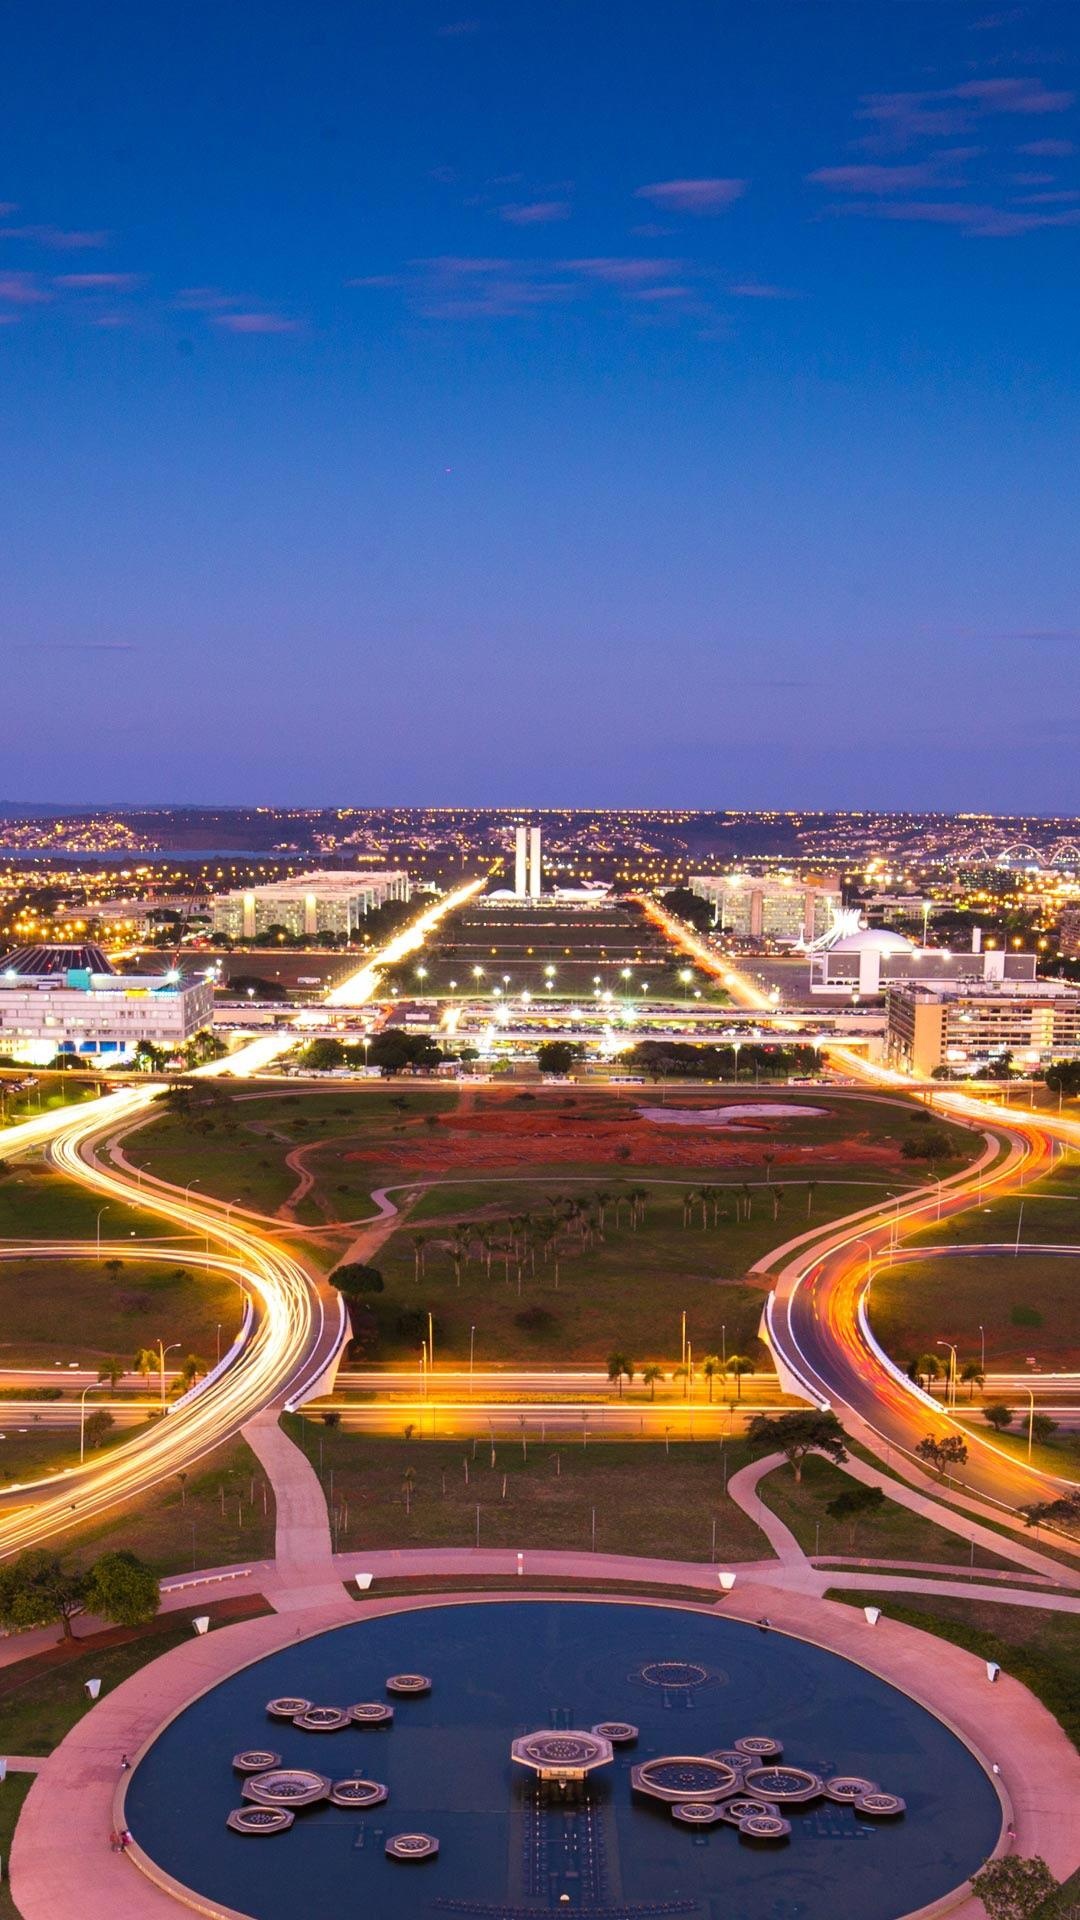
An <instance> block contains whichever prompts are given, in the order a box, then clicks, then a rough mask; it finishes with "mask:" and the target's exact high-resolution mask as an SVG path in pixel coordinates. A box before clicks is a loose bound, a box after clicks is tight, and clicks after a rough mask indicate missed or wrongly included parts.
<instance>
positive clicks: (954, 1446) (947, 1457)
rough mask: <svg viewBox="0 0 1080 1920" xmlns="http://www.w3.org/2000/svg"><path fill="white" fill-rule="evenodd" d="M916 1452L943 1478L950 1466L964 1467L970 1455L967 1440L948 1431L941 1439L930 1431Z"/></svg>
mask: <svg viewBox="0 0 1080 1920" xmlns="http://www.w3.org/2000/svg"><path fill="white" fill-rule="evenodd" d="M915 1452H916V1454H917V1455H918V1457H919V1459H920V1460H922V1461H923V1462H924V1463H925V1465H926V1466H928V1467H932V1468H933V1470H934V1472H935V1473H936V1474H937V1475H938V1476H939V1477H940V1478H941V1479H942V1480H943V1479H944V1478H945V1474H946V1472H947V1471H948V1469H949V1468H950V1467H962V1466H963V1465H964V1464H965V1462H966V1460H967V1457H968V1450H967V1441H966V1440H965V1439H963V1437H962V1436H961V1435H960V1434H958V1433H946V1434H944V1435H942V1437H941V1438H940V1439H939V1438H938V1437H937V1436H936V1435H935V1434H932V1433H928V1434H927V1436H926V1438H925V1440H920V1441H919V1444H918V1446H917V1447H916V1449H915Z"/></svg>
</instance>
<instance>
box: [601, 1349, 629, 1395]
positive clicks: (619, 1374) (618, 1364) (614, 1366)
mask: <svg viewBox="0 0 1080 1920" xmlns="http://www.w3.org/2000/svg"><path fill="white" fill-rule="evenodd" d="M607 1377H608V1379H609V1380H614V1381H615V1384H616V1386H617V1387H618V1390H619V1399H620V1400H621V1399H622V1383H623V1381H624V1379H625V1380H632V1379H633V1377H634V1363H633V1361H632V1360H631V1359H630V1356H629V1354H626V1353H609V1354H608V1363H607Z"/></svg>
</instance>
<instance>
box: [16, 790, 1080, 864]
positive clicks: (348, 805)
mask: <svg viewBox="0 0 1080 1920" xmlns="http://www.w3.org/2000/svg"><path fill="white" fill-rule="evenodd" d="M102 811H109V812H113V813H118V814H126V813H251V812H259V811H264V812H265V811H272V812H275V813H286V814H288V813H332V812H336V811H355V812H358V813H394V812H402V813H423V812H429V813H456V812H471V813H530V812H531V813H536V814H544V813H664V812H668V811H670V812H675V813H700V814H715V813H730V814H748V815H752V816H760V817H766V816H768V815H769V814H778V815H781V816H784V817H787V816H789V815H798V814H811V815H813V814H850V815H854V816H858V815H860V814H871V815H873V814H884V815H889V814H908V815H911V816H912V817H913V818H938V819H950V820H963V819H971V820H1045V821H1048V822H1049V821H1080V811H1077V812H1076V813H1067V812H1063V811H1060V810H1058V811H1055V810H1053V809H1050V810H1046V809H1043V808H1033V807H995V808H993V809H990V808H982V807H970V806H962V807H931V806H912V805H904V804H900V805H892V806H868V805H862V806H841V805H836V806H832V805H828V804H826V805H816V804H815V805H809V804H807V805H803V806H799V805H789V806H746V805H742V804H740V803H739V802H733V801H727V802H720V801H712V802H704V803H701V804H691V803H688V802H684V801H681V800H664V801H657V802H653V803H649V802H642V803H630V802H629V801H625V802H623V801H596V802H592V801H587V800H572V801H542V802H539V801H530V800H440V801H434V800H342V799H337V800H297V801H282V800H55V801H49V800H18V801H16V800H0V821H10V820H19V819H23V820H34V819H43V820H45V819H53V818H58V817H60V816H66V815H68V814H72V815H75V816H79V815H81V814H84V813H100V812H102ZM118 851H120V852H122V849H121V850H118Z"/></svg>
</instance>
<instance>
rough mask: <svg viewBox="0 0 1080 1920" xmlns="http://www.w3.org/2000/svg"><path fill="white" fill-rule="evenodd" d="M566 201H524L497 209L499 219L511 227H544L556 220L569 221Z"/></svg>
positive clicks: (569, 211)
mask: <svg viewBox="0 0 1080 1920" xmlns="http://www.w3.org/2000/svg"><path fill="white" fill-rule="evenodd" d="M570 214H571V206H570V202H569V201H568V200H525V201H516V202H511V204H510V205H508V206H505V207H500V208H499V219H500V220H506V221H508V222H509V224H510V226H512V227H546V226H549V225H551V223H552V222H553V221H556V220H569V218H570Z"/></svg>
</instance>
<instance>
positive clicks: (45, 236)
mask: <svg viewBox="0 0 1080 1920" xmlns="http://www.w3.org/2000/svg"><path fill="white" fill-rule="evenodd" d="M109 239H110V235H109V234H108V233H105V232H103V231H99V230H95V231H91V230H89V229H85V228H81V227H75V228H64V227H43V226H28V227H0V240H32V241H34V242H35V244H36V245H37V246H39V247H49V248H52V249H53V250H54V251H55V252H57V253H78V252H80V251H81V250H82V249H83V248H88V247H106V246H108V244H109Z"/></svg>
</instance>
